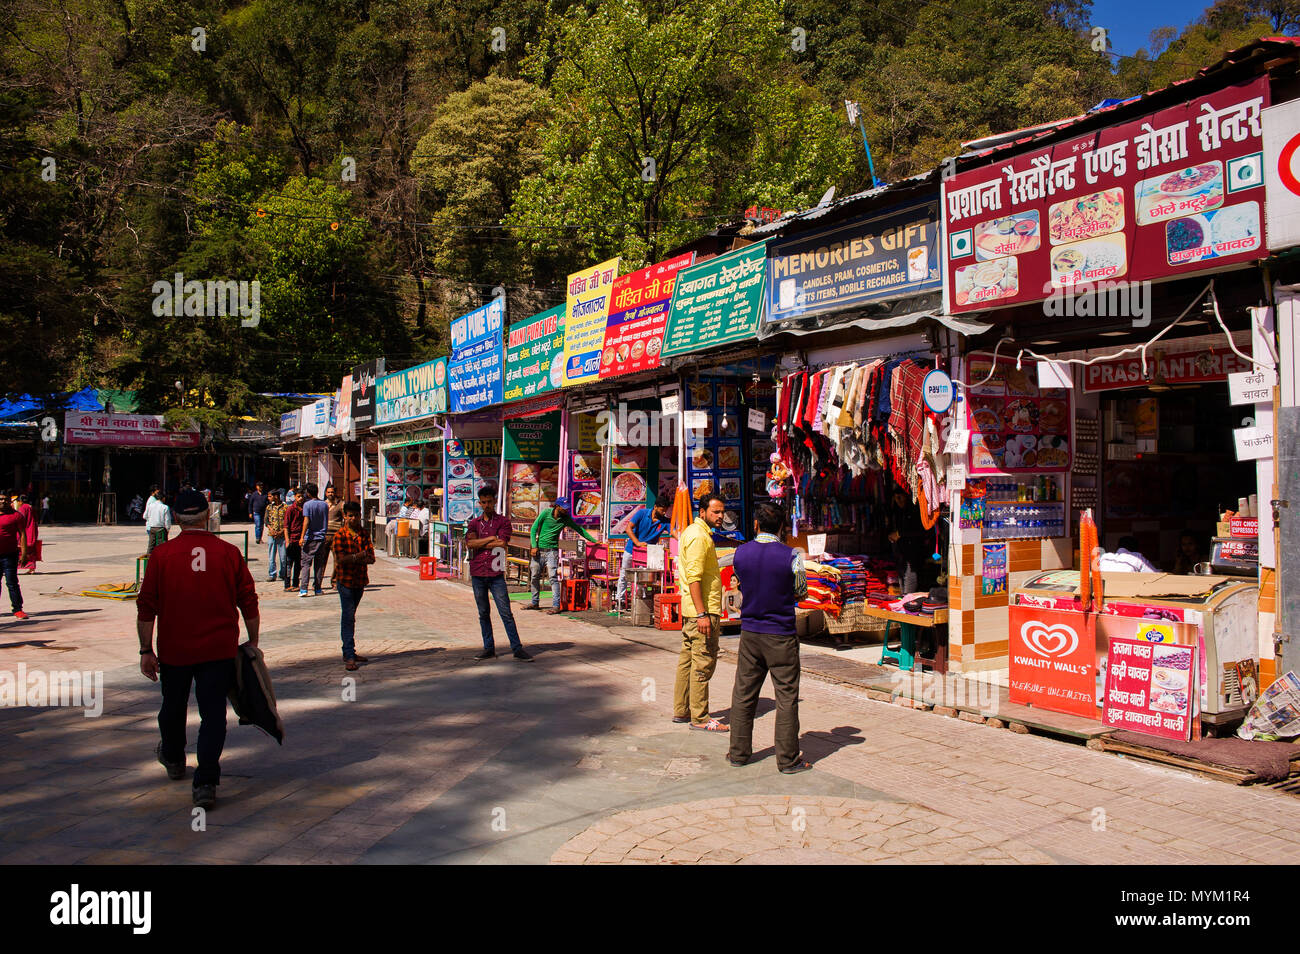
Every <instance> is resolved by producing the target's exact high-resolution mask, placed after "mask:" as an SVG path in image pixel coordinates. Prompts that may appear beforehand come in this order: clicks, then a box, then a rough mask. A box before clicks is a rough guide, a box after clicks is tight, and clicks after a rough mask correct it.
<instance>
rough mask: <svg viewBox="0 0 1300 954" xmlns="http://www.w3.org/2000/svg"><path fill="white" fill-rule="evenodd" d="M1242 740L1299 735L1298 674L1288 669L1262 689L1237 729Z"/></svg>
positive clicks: (1299, 693) (1299, 690)
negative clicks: (1261, 693)
mask: <svg viewBox="0 0 1300 954" xmlns="http://www.w3.org/2000/svg"><path fill="white" fill-rule="evenodd" d="M1237 735H1238V736H1239V737H1241V738H1243V739H1254V738H1258V737H1260V736H1276V737H1279V738H1289V737H1291V736H1295V735H1300V677H1297V676H1296V674H1295V671H1294V670H1292V671H1290V672H1288V673H1287V674H1286V675H1285V676H1282V677H1281V678H1280V679H1278V680H1277V681H1276V682H1274V683H1273V684H1272V685H1271V686H1269V687H1268V688H1267V689H1265V690H1264V693H1263V695H1261V696H1260V697H1259V700H1258V701H1257V702H1256V703H1255V704H1254V705H1253V706H1251V707H1250V712H1249V713H1247V714H1246V720H1245V721H1244V722H1242V724H1241V727H1240V728H1238V729H1237Z"/></svg>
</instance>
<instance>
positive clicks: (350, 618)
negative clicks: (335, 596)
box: [337, 586, 366, 662]
mask: <svg viewBox="0 0 1300 954" xmlns="http://www.w3.org/2000/svg"><path fill="white" fill-rule="evenodd" d="M337 589H338V591H339V606H341V607H342V608H343V622H342V625H341V626H340V628H339V635H340V636H341V637H342V638H343V661H344V662H347V661H348V660H349V659H351V658H352V657H353V656H355V655H356V652H357V647H356V644H355V642H354V641H353V636H354V635H356V629H357V606H358V605H359V604H360V603H361V596H362V594H364V593H365V592H366V590H365V587H361V586H340V587H337Z"/></svg>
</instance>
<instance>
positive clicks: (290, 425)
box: [280, 407, 302, 439]
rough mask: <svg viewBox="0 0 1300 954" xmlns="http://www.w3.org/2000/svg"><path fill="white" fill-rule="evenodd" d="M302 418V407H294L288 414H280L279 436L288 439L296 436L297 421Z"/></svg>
mask: <svg viewBox="0 0 1300 954" xmlns="http://www.w3.org/2000/svg"><path fill="white" fill-rule="evenodd" d="M301 419H302V408H300V407H296V408H294V409H293V410H292V411H290V412H289V413H288V414H281V415H280V436H281V437H287V438H290V439H293V438H296V437H297V436H298V422H299V421H300V420H301Z"/></svg>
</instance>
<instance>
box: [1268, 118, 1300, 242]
mask: <svg viewBox="0 0 1300 954" xmlns="http://www.w3.org/2000/svg"><path fill="white" fill-rule="evenodd" d="M1263 122H1264V194H1265V196H1267V201H1266V202H1265V203H1264V218H1265V221H1266V222H1267V223H1268V229H1267V233H1268V247H1269V248H1270V249H1274V250H1280V249H1284V248H1291V247H1292V246H1293V245H1300V100H1297V99H1293V100H1291V102H1289V103H1281V104H1279V105H1277V106H1270V107H1269V108H1268V109H1266V110H1264V113H1263Z"/></svg>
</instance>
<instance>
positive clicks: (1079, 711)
mask: <svg viewBox="0 0 1300 954" xmlns="http://www.w3.org/2000/svg"><path fill="white" fill-rule="evenodd" d="M1220 75H1221V76H1223V77H1224V78H1222V79H1220V80H1218V81H1217V82H1211V81H1209V80H1206V79H1202V80H1200V81H1198V82H1196V83H1195V84H1194V85H1189V86H1186V87H1182V88H1180V89H1177V90H1165V91H1162V92H1160V93H1156V94H1150V95H1149V96H1147V97H1144V98H1143V99H1142V100H1140V101H1138V102H1135V103H1132V104H1126V105H1125V106H1122V107H1118V108H1116V109H1115V110H1114V111H1113V112H1111V113H1110V114H1107V115H1102V116H1091V117H1087V118H1085V119H1083V120H1080V121H1078V122H1076V123H1073V124H1071V125H1069V126H1067V127H1064V128H1058V129H1056V130H1054V131H1051V132H1048V133H1045V134H1043V135H1041V136H1040V137H1038V139H1039V141H1038V143H1036V144H1034V145H1033V146H1032V147H1029V148H1026V147H1025V146H1024V145H1023V141H1022V143H1020V144H1014V145H1012V146H1009V147H1005V148H999V149H995V150H993V152H994V153H996V154H994V155H988V154H985V155H982V157H981V159H979V160H972V161H971V163H970V168H967V169H964V170H962V171H959V172H958V173H957V174H956V175H955V176H953V177H951V178H950V179H949V180H947V181H946V182H945V185H944V214H945V224H946V230H945V241H946V246H947V248H948V251H949V260H948V263H947V266H946V273H947V279H948V281H947V286H946V292H947V295H948V307H949V309H950V311H951V313H953V314H955V315H978V316H979V317H980V318H982V319H983V320H985V321H990V322H994V323H996V324H997V325H998V326H999V327H1000V329H1001V330H1002V338H1001V340H1000V341H996V342H994V341H993V340H992V336H990V339H989V340H988V343H987V344H984V343H983V342H982V343H981V344H982V347H981V348H980V349H979V350H977V351H974V352H972V353H969V354H966V355H964V356H963V360H962V361H961V363H960V371H961V376H960V379H961V382H962V383H961V389H962V392H963V396H964V398H965V400H964V401H963V402H962V403H963V406H964V410H963V413H962V415H961V418H962V427H963V429H964V431H965V434H964V435H963V436H962V437H961V441H962V442H963V443H964V449H965V455H964V457H965V459H964V461H963V462H962V463H963V466H962V470H963V471H964V473H965V479H964V481H959V482H957V483H958V485H957V486H954V487H953V488H952V490H953V494H954V499H953V501H952V504H953V506H954V509H955V510H956V511H958V512H960V514H961V526H960V540H959V543H958V545H956V546H954V548H953V552H954V563H955V571H956V572H955V575H956V576H957V577H959V579H960V585H959V588H954V590H953V593H952V609H953V613H952V639H951V642H950V653H951V655H952V656H953V658H954V659H955V660H959V667H960V668H962V669H963V670H968V671H970V670H974V671H985V670H994V671H998V670H1003V671H1005V672H1006V673H1007V675H1006V678H1007V680H1008V683H1009V686H1010V691H1011V701H1012V702H1013V703H1015V702H1021V703H1027V704H1031V705H1034V706H1036V707H1038V708H1042V709H1047V710H1051V711H1056V712H1062V713H1068V714H1072V715H1077V716H1083V717H1085V718H1089V719H1095V720H1098V721H1103V722H1105V724H1107V725H1108V726H1114V727H1117V728H1128V729H1132V730H1134V731H1138V732H1148V733H1149V734H1156V735H1160V734H1165V735H1169V734H1173V735H1175V736H1177V737H1179V738H1184V739H1189V738H1193V737H1197V736H1199V734H1200V733H1201V732H1202V731H1209V730H1211V729H1213V730H1215V731H1218V730H1220V729H1221V728H1222V727H1223V726H1226V725H1229V724H1231V723H1232V722H1233V721H1234V720H1239V719H1240V717H1241V716H1242V715H1243V714H1244V712H1245V710H1246V708H1247V707H1248V706H1249V705H1250V704H1251V703H1252V702H1253V701H1254V698H1255V695H1256V693H1257V692H1258V690H1259V689H1261V688H1263V686H1262V685H1261V679H1262V678H1264V676H1263V672H1262V669H1263V668H1270V667H1271V663H1272V659H1271V656H1272V646H1271V639H1270V640H1269V641H1268V644H1267V645H1265V640H1264V639H1263V638H1262V633H1261V632H1260V630H1261V629H1262V627H1261V625H1260V620H1259V611H1260V609H1261V608H1262V607H1261V605H1260V604H1259V583H1260V578H1261V568H1262V567H1269V566H1271V565H1272V561H1273V556H1272V546H1271V538H1270V539H1269V540H1268V542H1267V543H1266V542H1265V540H1264V539H1263V538H1261V537H1259V536H1258V523H1257V519H1258V513H1259V501H1260V500H1261V499H1262V500H1268V499H1270V495H1271V493H1272V489H1273V480H1272V462H1271V457H1272V435H1271V428H1272V423H1271V415H1269V416H1266V415H1264V414H1262V413H1261V412H1262V411H1263V409H1264V405H1262V404H1261V405H1258V406H1256V404H1255V402H1256V401H1258V400H1259V399H1260V398H1261V397H1264V396H1265V392H1267V401H1266V404H1267V406H1268V409H1269V410H1270V411H1271V405H1272V386H1271V384H1270V383H1268V382H1271V381H1272V379H1273V376H1274V371H1275V368H1276V357H1275V355H1276V351H1275V350H1274V349H1273V348H1272V346H1271V341H1270V340H1268V339H1270V338H1271V332H1269V331H1268V330H1266V329H1265V328H1264V327H1263V325H1262V323H1261V322H1260V320H1259V319H1260V312H1261V308H1260V307H1259V306H1261V305H1263V304H1264V302H1265V298H1266V295H1267V285H1266V282H1265V281H1264V280H1263V276H1262V274H1261V272H1260V270H1259V268H1258V267H1257V263H1258V262H1259V261H1260V260H1261V259H1263V258H1264V256H1265V255H1266V254H1267V253H1266V249H1265V244H1264V239H1263V230H1262V223H1263V216H1264V210H1265V197H1264V190H1263V183H1264V177H1263V174H1262V162H1261V126H1260V114H1261V110H1262V109H1263V108H1264V107H1266V106H1267V105H1268V104H1269V101H1270V95H1271V94H1270V83H1269V79H1268V77H1267V76H1255V75H1240V71H1238V75H1235V76H1233V75H1228V74H1220ZM1261 435H1266V436H1261ZM1251 441H1254V442H1253V443H1250V442H1251ZM1261 455H1263V456H1264V457H1265V458H1268V460H1267V462H1266V463H1264V464H1261V463H1260V461H1261ZM1081 567H1082V572H1080V568H1081ZM1261 663H1267V664H1268V666H1267V667H1262V666H1261Z"/></svg>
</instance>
